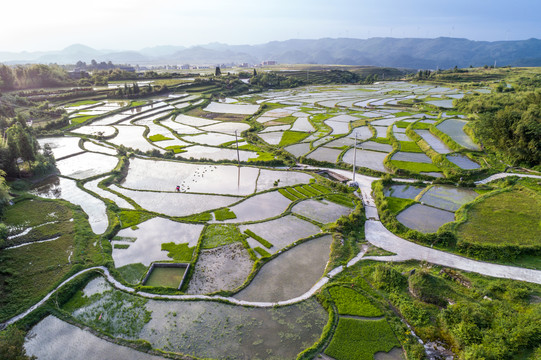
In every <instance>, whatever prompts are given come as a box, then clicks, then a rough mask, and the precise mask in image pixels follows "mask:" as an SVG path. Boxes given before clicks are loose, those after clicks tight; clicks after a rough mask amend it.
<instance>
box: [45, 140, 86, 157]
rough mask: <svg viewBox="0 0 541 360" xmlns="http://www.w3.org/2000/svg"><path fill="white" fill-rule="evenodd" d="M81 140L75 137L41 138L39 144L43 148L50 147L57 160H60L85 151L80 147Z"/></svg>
mask: <svg viewBox="0 0 541 360" xmlns="http://www.w3.org/2000/svg"><path fill="white" fill-rule="evenodd" d="M79 140H80V139H79V138H78V137H75V136H62V137H50V138H41V139H39V140H38V143H39V145H40V146H41V147H42V148H43V147H44V146H45V145H49V147H50V148H51V151H52V152H53V155H54V157H55V159H60V158H63V157H66V156H69V155H73V154H77V153H80V152H81V151H83V149H81V148H80V147H79Z"/></svg>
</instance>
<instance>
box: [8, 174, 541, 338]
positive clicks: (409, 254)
mask: <svg viewBox="0 0 541 360" xmlns="http://www.w3.org/2000/svg"><path fill="white" fill-rule="evenodd" d="M328 170H330V171H334V172H336V173H339V174H341V175H344V176H346V177H348V178H349V179H351V178H352V176H351V175H352V174H351V172H349V171H345V170H337V169H328ZM506 176H520V177H532V178H538V179H541V176H536V175H526V174H512V173H501V174H496V175H493V176H490V177H488V178H487V179H484V180H481V181H478V182H477V183H476V184H485V183H488V182H490V181H493V180H497V179H501V178H503V177H506ZM355 180H356V181H357V183H358V184H359V189H360V194H359V193H357V196H359V197H360V198H361V199H362V202H363V205H364V207H365V212H366V217H367V219H368V220H367V221H366V224H365V235H366V240H367V241H368V242H370V243H371V244H373V245H375V246H377V247H380V248H382V249H384V250H387V251H391V252H393V253H395V254H396V255H393V256H366V257H364V255H365V252H366V248H363V250H362V251H361V252H360V253H359V254H358V255H357V256H355V257H354V258H353V259H351V260H350V261H349V262H348V263H347V265H346V266H345V267H349V266H352V265H355V264H356V263H357V262H359V261H361V260H376V261H387V262H388V261H396V262H401V261H406V260H419V261H427V262H430V263H433V264H438V265H442V266H447V267H451V268H456V269H460V270H464V271H469V272H476V273H479V274H482V275H487V276H493V277H499V278H506V279H513V280H520V281H527V282H532V283H537V284H541V271H539V270H531V269H524V268H519V267H513V266H505V265H497V264H491V263H486V262H482V261H476V260H472V259H468V258H465V257H462V256H458V255H454V254H450V253H446V252H444V251H440V250H435V249H432V248H429V247H426V246H422V245H418V244H415V243H412V242H410V241H408V240H405V239H402V238H400V237H398V236H396V235H394V234H393V233H391V232H390V231H389V230H387V229H386V228H385V227H384V226H383V224H382V223H381V222H380V221H379V216H378V212H377V208H376V204H375V201H374V198H373V197H372V182H374V181H375V180H378V178H376V177H371V176H365V175H359V174H356V177H355ZM343 270H344V266H339V267H337V268H335V269H333V270H332V271H330V272H329V273H327V274H326V275H324V276H323V277H322V278H321V279H320V280H319V281H318V282H317V283H316V284H314V286H313V287H312V288H311V289H310V290H309V291H307V292H306V293H304V294H302V295H300V296H298V297H295V298H293V299H289V300H284V301H278V302H253V301H243V300H238V299H235V298H232V297H224V296H207V295H162V294H151V293H146V292H136V290H135V289H133V288H131V287H128V286H125V285H123V284H121V283H120V282H118V281H117V280H116V279H115V278H114V277H113V276H112V275H111V274H110V273H109V270H108V269H107V268H106V267H104V266H97V267H93V268H88V269H85V270H83V271H81V272H79V273H77V274H75V275H73V276H71V277H70V278H68V279H66V280H65V281H64V282H62V283H61V284H60V285H59V286H58V287H57V288H56V289H54V290H53V291H51V292H50V293H49V294H47V295H46V296H45V297H44V298H43V299H42V300H41V301H39V302H38V303H37V304H35V305H33V306H32V307H31V308H29V309H28V310H26V311H25V312H23V313H21V314H19V315H17V316H15V317H13V318H11V319H9V320H7V321H6V322H4V323H2V324H0V330H1V329H3V328H4V327H6V326H7V325H9V324H12V323H15V322H17V321H19V320H20V319H22V318H24V317H25V316H26V315H28V314H29V313H31V312H32V311H34V310H35V309H37V308H38V307H40V306H41V305H43V304H44V303H45V302H46V301H47V300H48V299H49V298H50V297H51V296H52V295H53V294H54V293H55V292H56V291H57V290H58V289H59V288H60V287H62V286H64V285H65V284H67V283H68V282H70V281H71V280H73V279H74V278H75V277H77V276H79V275H81V274H84V273H87V272H89V271H100V272H101V273H103V275H104V276H105V278H106V279H107V281H109V283H111V285H112V286H113V287H115V288H117V289H119V290H123V291H126V292H130V293H137V295H139V296H142V297H145V298H149V299H167V300H209V301H213V300H214V301H215V300H219V301H226V302H229V303H231V304H234V305H241V306H253V307H273V306H284V305H290V304H294V303H297V302H301V301H304V300H306V299H308V298H310V297H311V296H312V295H314V294H315V293H316V292H317V291H318V290H319V289H321V288H322V287H323V286H324V285H325V284H327V283H328V282H329V280H330V279H332V278H333V277H335V276H336V275H338V274H340V273H341V272H342V271H343Z"/></svg>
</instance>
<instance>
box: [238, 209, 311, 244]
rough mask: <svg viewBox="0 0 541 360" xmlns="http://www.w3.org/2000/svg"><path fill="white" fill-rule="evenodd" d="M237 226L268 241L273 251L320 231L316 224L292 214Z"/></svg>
mask: <svg viewBox="0 0 541 360" xmlns="http://www.w3.org/2000/svg"><path fill="white" fill-rule="evenodd" d="M239 228H240V230H241V231H243V232H244V231H245V230H247V229H248V230H251V231H253V232H254V233H255V234H256V235H258V236H260V237H262V238H263V239H265V240H267V241H269V242H270V243H271V244H272V245H273V247H272V248H271V249H270V250H274V252H276V251H278V250H280V249H282V248H284V247H286V246H288V245H290V244H292V243H294V242H295V241H297V240H299V239H302V238H306V237H309V236H312V235H316V234H319V233H320V231H321V230H320V229H319V227H317V226H316V225H314V224H312V223H310V222H308V221H305V220H301V219H299V218H297V217H295V216H292V215H288V216H284V217H281V218H279V219H276V220H271V221H266V222H262V223H257V224H250V225H242V226H239Z"/></svg>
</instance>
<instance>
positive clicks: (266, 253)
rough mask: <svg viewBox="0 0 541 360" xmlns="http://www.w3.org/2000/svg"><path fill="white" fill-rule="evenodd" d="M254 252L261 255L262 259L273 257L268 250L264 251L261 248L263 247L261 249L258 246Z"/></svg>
mask: <svg viewBox="0 0 541 360" xmlns="http://www.w3.org/2000/svg"><path fill="white" fill-rule="evenodd" d="M254 250H255V251H256V252H257V253H259V255H261V256H262V257H269V256H271V254H270V253H269V252H268V251H267V250H265V249H263V248H261V247H259V246H256V247H255V248H254Z"/></svg>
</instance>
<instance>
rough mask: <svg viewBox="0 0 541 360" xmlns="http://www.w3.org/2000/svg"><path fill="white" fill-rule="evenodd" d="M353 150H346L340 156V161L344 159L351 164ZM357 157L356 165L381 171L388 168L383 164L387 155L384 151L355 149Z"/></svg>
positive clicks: (385, 170)
mask: <svg viewBox="0 0 541 360" xmlns="http://www.w3.org/2000/svg"><path fill="white" fill-rule="evenodd" d="M354 151H355V150H353V149H350V150H348V151H347V152H346V153H345V154H344V157H343V158H342V161H344V162H345V163H347V164H351V165H353V158H354V156H353V155H354ZM356 152H357V159H356V162H355V163H356V165H357V166H361V167H365V168H368V169H372V170H377V171H381V172H388V170H387V169H386V168H385V166H384V165H383V160H384V159H385V157H386V156H387V154H386V153H382V152H379V151H370V150H361V149H357V150H356Z"/></svg>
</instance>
